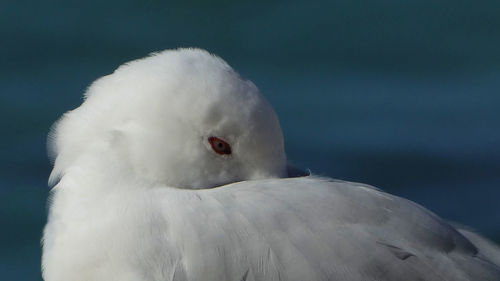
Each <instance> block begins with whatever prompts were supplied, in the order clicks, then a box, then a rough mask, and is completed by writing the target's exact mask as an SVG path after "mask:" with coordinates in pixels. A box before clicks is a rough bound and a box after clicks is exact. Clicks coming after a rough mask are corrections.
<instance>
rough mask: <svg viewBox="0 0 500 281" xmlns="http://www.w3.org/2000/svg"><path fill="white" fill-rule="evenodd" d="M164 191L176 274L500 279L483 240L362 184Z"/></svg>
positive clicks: (308, 182) (159, 194)
mask: <svg viewBox="0 0 500 281" xmlns="http://www.w3.org/2000/svg"><path fill="white" fill-rule="evenodd" d="M154 198H155V200H154V201H155V202H157V203H158V204H160V205H161V207H160V209H161V215H160V217H161V219H162V220H164V222H165V223H166V225H167V227H166V228H167V229H165V231H164V233H163V234H162V236H161V237H163V238H161V237H159V238H158V239H166V240H168V241H169V242H168V243H164V245H167V244H168V245H171V246H165V247H166V248H164V249H158V250H159V251H164V252H165V253H164V255H165V256H168V260H169V261H170V263H169V264H167V265H164V270H165V272H168V274H167V275H168V276H171V280H298V281H299V280H310V281H313V280H345V281H349V280H500V267H498V265H495V264H494V262H497V261H496V260H493V259H492V260H489V259H488V256H491V253H489V254H488V255H482V253H481V252H480V250H478V249H481V247H483V246H484V245H483V244H481V247H479V248H478V247H476V246H475V245H474V244H473V243H474V242H476V241H478V240H475V239H471V240H472V242H471V241H469V239H468V238H471V237H469V235H467V236H468V238H466V237H464V235H462V234H461V233H460V232H458V231H457V230H456V229H455V228H453V227H451V226H450V225H449V224H447V223H446V222H444V221H443V220H441V219H440V218H439V217H437V216H435V215H434V214H432V213H431V212H429V211H427V210H426V209H424V208H423V207H421V206H419V205H417V204H415V203H413V202H411V201H408V200H405V199H402V198H399V197H396V196H392V195H389V194H386V193H383V192H381V191H379V190H376V189H374V188H371V187H369V186H365V185H362V184H355V183H348V182H342V181H332V180H328V179H321V178H316V177H313V176H310V177H303V178H292V179H280V180H263V181H253V182H252V181H250V182H243V183H236V184H231V185H227V186H222V187H218V188H214V189H209V190H198V191H195V190H176V191H171V190H169V191H164V190H156V191H155V195H154ZM488 249H491V251H493V248H488ZM495 254H497V255H498V253H495ZM156 262H158V261H155V263H156ZM173 263H175V266H172V264H173Z"/></svg>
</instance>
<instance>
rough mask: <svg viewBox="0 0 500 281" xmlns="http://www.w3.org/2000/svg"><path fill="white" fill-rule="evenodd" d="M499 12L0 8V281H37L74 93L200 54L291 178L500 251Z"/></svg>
mask: <svg viewBox="0 0 500 281" xmlns="http://www.w3.org/2000/svg"><path fill="white" fill-rule="evenodd" d="M499 15H500V2H499V1H497V0H495V1H493V0H485V1H461V0H453V1H451V0H443V1H435V0H433V1H431V0H418V1H417V0H405V1H394V0H380V1H352V0H350V1H347V0H346V1H200V0H198V1H193V0H190V1H174V2H168V1H153V0H145V1H130V0H126V1H96V0H89V1H22V0H20V1H14V0H3V1H0V40H1V41H0V112H1V118H0V129H1V131H0V132H1V133H2V136H1V138H0V144H1V147H2V149H1V150H0V153H1V154H0V156H1V158H0V159H1V162H0V246H1V248H0V249H1V251H0V280H40V279H41V277H40V270H39V268H40V267H39V265H40V246H39V245H40V242H39V241H40V237H41V232H42V228H43V225H44V223H45V217H46V207H45V206H46V203H45V201H46V198H47V195H48V191H49V188H48V187H47V184H46V182H47V178H48V174H49V173H50V169H51V166H50V162H49V161H48V159H47V157H46V152H45V147H46V135H47V133H48V132H49V128H50V126H51V124H52V123H53V122H54V121H56V120H57V118H58V117H59V116H60V115H61V114H62V113H64V112H65V111H67V110H69V109H72V108H74V107H77V106H78V105H79V104H80V103H81V101H82V94H83V92H84V91H85V89H86V87H87V86H88V85H89V84H90V83H91V82H92V81H93V80H95V79H96V78H98V77H100V76H102V75H106V74H109V73H111V72H112V71H113V70H114V69H115V68H116V67H117V66H118V65H120V64H121V63H123V62H126V61H128V60H131V59H135V58H140V57H143V56H145V55H147V54H148V53H150V52H153V51H159V50H163V49H168V48H176V47H191V46H192V47H201V48H205V49H208V50H209V51H211V52H213V53H216V54H218V55H220V56H221V57H223V58H224V59H225V60H227V61H228V62H229V64H231V65H232V66H233V67H234V68H235V69H236V70H238V71H239V72H240V73H241V74H242V75H243V76H245V77H247V78H249V79H251V80H253V81H254V82H255V84H256V85H257V86H258V87H259V88H260V89H261V91H262V92H263V94H264V95H265V96H266V97H267V98H268V99H269V101H270V102H271V104H272V105H273V106H274V107H275V109H276V111H277V113H278V115H279V117H280V121H281V125H282V128H283V130H284V134H285V138H286V149H287V153H288V156H289V159H290V161H291V162H292V163H294V164H295V165H297V166H300V167H303V168H309V169H311V170H312V171H313V172H314V173H316V174H320V175H326V176H331V177H335V178H340V179H344V180H351V181H359V182H364V183H368V184H372V185H375V186H378V187H379V188H382V189H384V190H386V191H388V192H391V193H393V194H397V195H400V196H403V197H406V198H409V199H411V200H414V201H416V202H418V203H420V204H422V205H423V206H425V207H427V208H429V209H431V210H432V211H434V212H435V213H437V214H438V215H440V216H442V217H444V218H446V219H449V220H451V221H456V222H459V223H462V224H465V225H468V226H470V227H472V228H474V229H476V230H478V231H480V232H481V233H483V234H484V235H486V236H487V237H490V238H491V239H494V240H496V241H499V242H500V204H499V203H500V186H499V184H500V130H499V127H500V16H499Z"/></svg>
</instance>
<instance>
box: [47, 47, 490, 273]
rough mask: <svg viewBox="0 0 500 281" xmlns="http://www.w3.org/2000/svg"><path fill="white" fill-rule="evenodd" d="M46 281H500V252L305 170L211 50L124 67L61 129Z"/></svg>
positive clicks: (265, 108)
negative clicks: (294, 163)
mask: <svg viewBox="0 0 500 281" xmlns="http://www.w3.org/2000/svg"><path fill="white" fill-rule="evenodd" d="M50 139H51V147H50V150H51V152H52V155H53V157H54V160H55V163H54V169H53V171H52V174H51V176H50V182H51V184H52V185H55V186H54V187H53V189H52V190H53V191H52V196H51V199H50V200H49V202H50V211H49V217H48V223H47V225H46V227H45V230H44V237H43V258H42V268H43V277H44V279H45V280H46V281H78V280H82V281H83V280H85V281H113V280H119V281H127V280H131V281H132V280H133V281H153V280H154V281H171V280H176V281H182V280H204V281H215V280H217V281H225V280H231V281H242V280H245V281H251V280H255V281H257V280H290V281H292V280H297V281H316V280H317V281H319V280H343V281H353V280H454V281H457V280H500V267H499V265H500V249H499V248H498V247H497V246H495V245H494V244H493V243H491V242H489V241H487V240H486V239H484V238H482V237H480V236H479V235H477V234H475V233H472V232H469V231H466V230H461V229H457V228H454V227H453V226H450V224H448V223H447V222H445V221H444V220H443V219H441V218H439V217H438V216H436V215H434V214H433V213H431V212H430V211H428V210H426V209H425V208H423V207H421V206H419V205H418V204H416V203H413V202H411V201H408V200H405V199H402V198H399V197H397V196H393V195H390V194H387V193H384V192H382V191H380V190H378V189H376V188H374V187H371V186H368V185H364V184H359V183H352V182H344V181H338V180H333V179H329V178H320V177H317V176H314V175H306V176H296V177H293V175H292V174H291V173H290V171H289V170H288V169H287V161H286V155H285V152H284V144H283V136H282V132H281V129H280V125H279V122H278V118H277V117H276V115H275V113H274V111H273V109H272V107H271V106H270V105H269V104H268V102H267V101H266V100H265V99H264V98H263V96H262V95H261V94H260V93H259V91H258V89H257V87H255V86H254V84H253V83H252V82H250V81H248V80H244V79H242V78H241V77H240V76H239V75H238V74H237V73H236V72H235V71H234V70H233V69H232V68H231V67H230V66H229V65H228V64H227V63H226V62H224V61H223V60H222V59H220V58H218V57H216V56H214V55H211V54H209V53H208V52H206V51H204V50H200V49H178V50H168V51H163V52H160V53H156V54H153V55H151V56H149V57H147V58H144V59H140V60H135V61H132V62H129V63H126V64H124V65H123V66H120V67H119V68H118V69H117V70H116V71H115V72H114V73H113V74H111V75H108V76H105V77H102V78H100V79H98V80H97V81H96V82H94V83H93V84H92V85H91V86H90V88H89V89H88V90H87V93H86V94H85V101H84V102H83V104H82V105H81V106H80V107H78V108H77V109H75V110H72V111H70V112H68V113H66V114H65V115H64V116H63V117H62V118H61V119H60V121H59V122H58V123H57V124H56V125H55V127H54V130H53V134H52V135H51V138H50Z"/></svg>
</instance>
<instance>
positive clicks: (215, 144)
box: [208, 137, 231, 155]
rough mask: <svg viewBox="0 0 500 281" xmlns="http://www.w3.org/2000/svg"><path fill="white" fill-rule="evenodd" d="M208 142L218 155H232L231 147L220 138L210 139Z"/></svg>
mask: <svg viewBox="0 0 500 281" xmlns="http://www.w3.org/2000/svg"><path fill="white" fill-rule="evenodd" d="M208 142H209V143H210V146H211V147H212V149H213V150H214V151H215V152H216V153H217V154H220V155H224V154H231V146H230V145H229V143H227V142H225V141H223V140H221V139H219V138H218V137H209V138H208Z"/></svg>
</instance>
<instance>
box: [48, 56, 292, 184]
mask: <svg viewBox="0 0 500 281" xmlns="http://www.w3.org/2000/svg"><path fill="white" fill-rule="evenodd" d="M49 143H50V147H49V150H50V152H51V154H52V156H53V158H54V159H55V164H54V169H53V172H52V174H51V181H53V182H54V181H56V180H57V179H60V178H62V177H64V175H65V174H67V173H69V172H70V171H71V170H82V169H83V170H84V169H99V170H100V172H101V173H103V174H108V175H113V176H114V177H120V174H123V177H126V178H129V179H130V178H133V179H136V180H138V181H141V182H146V183H151V184H153V185H166V186H171V187H178V188H191V189H200V188H209V187H214V186H218V185H222V184H227V183H231V182H237V181H243V180H252V179H265V178H276V177H284V176H286V174H287V171H286V155H285V151H284V144H283V135H282V132H281V128H280V125H279V121H278V118H277V116H276V114H275V112H274V110H273V109H272V107H271V106H270V104H269V103H268V102H267V101H266V100H265V98H264V97H263V96H262V95H261V94H260V92H259V90H258V89H257V87H256V86H255V85H254V84H253V83H252V82H251V81H248V80H245V79H242V78H241V77H240V76H239V74H238V73H236V72H235V71H234V70H233V69H232V68H231V67H230V66H229V65H228V64H227V63H226V62H225V61H223V60H222V59H220V58H219V57H217V56H215V55H212V54H210V53H208V52H206V51H204V50H200V49H177V50H167V51H163V52H160V53H155V54H152V55H150V56H149V57H146V58H143V59H139V60H135V61H131V62H128V63H126V64H124V65H122V66H120V67H119V68H118V69H116V70H115V71H114V72H113V73H112V74H110V75H107V76H104V77H102V78H100V79H98V80H97V81H95V82H94V83H93V84H92V85H91V86H90V87H89V88H88V90H87V92H86V94H85V100H84V102H83V103H82V105H81V106H80V107H78V108H76V109H74V110H72V111H70V112H68V113H66V114H65V115H64V116H63V117H62V118H61V119H60V120H59V121H58V122H57V123H56V125H55V126H54V129H53V132H52V134H51V136H50V140H49ZM103 170H104V171H103ZM94 172H96V171H94Z"/></svg>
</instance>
